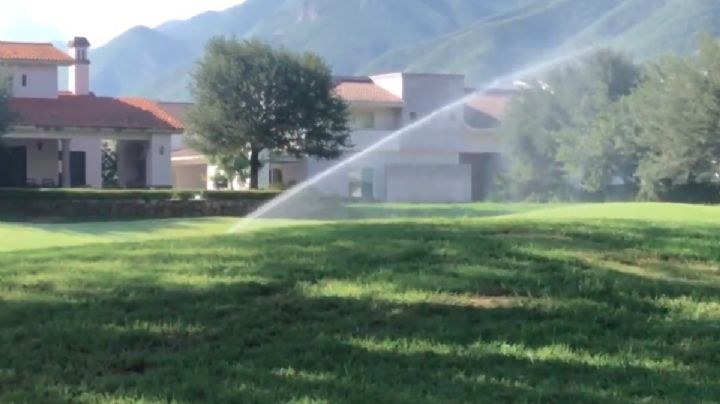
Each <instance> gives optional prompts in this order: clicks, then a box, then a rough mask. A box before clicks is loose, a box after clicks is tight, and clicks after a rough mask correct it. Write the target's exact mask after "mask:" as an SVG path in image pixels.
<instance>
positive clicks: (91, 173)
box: [70, 138, 102, 188]
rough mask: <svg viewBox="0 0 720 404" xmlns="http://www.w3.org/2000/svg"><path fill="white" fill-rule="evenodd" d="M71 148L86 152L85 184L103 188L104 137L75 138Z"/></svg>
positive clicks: (75, 150)
mask: <svg viewBox="0 0 720 404" xmlns="http://www.w3.org/2000/svg"><path fill="white" fill-rule="evenodd" d="M70 150H71V151H74V152H83V153H85V184H86V185H87V186H89V187H92V188H102V139H87V138H85V139H83V138H80V139H73V140H72V141H71V142H70Z"/></svg>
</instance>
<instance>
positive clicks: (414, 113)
mask: <svg viewBox="0 0 720 404" xmlns="http://www.w3.org/2000/svg"><path fill="white" fill-rule="evenodd" d="M410 121H411V122H415V121H417V112H411V113H410Z"/></svg>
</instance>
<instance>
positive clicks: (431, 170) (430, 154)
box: [173, 73, 511, 202]
mask: <svg viewBox="0 0 720 404" xmlns="http://www.w3.org/2000/svg"><path fill="white" fill-rule="evenodd" d="M335 91H336V93H337V94H338V95H339V96H340V97H341V98H342V99H344V100H345V101H346V102H347V103H348V104H349V107H350V125H351V128H352V133H351V143H352V145H353V148H352V149H351V150H348V151H347V152H346V153H345V155H344V156H343V157H342V158H343V159H351V158H352V157H353V156H354V155H356V154H357V153H361V152H363V151H365V150H366V149H367V148H368V147H370V146H372V145H373V144H375V143H376V142H378V141H380V140H382V139H386V138H387V137H388V136H391V135H392V134H393V133H395V132H397V131H399V130H403V131H404V133H403V134H402V135H401V136H394V137H393V138H391V139H389V141H386V142H384V143H383V144H382V145H381V146H380V147H374V148H373V149H372V152H370V153H367V152H366V153H364V155H363V157H362V158H358V159H356V160H355V161H353V162H352V163H349V164H347V165H346V166H344V167H343V168H342V169H339V170H335V171H334V172H333V173H332V175H328V176H326V177H325V178H324V179H323V180H322V181H318V183H317V184H314V186H315V187H316V188H317V189H319V190H320V191H322V192H325V193H331V194H336V195H341V196H345V197H351V198H359V199H372V200H383V201H388V202H419V201H421V202H469V201H477V200H483V199H486V198H487V196H488V193H489V191H490V189H491V186H492V183H493V182H494V177H495V175H496V174H497V171H498V169H499V167H500V162H501V159H500V156H501V151H502V150H501V143H500V141H499V140H498V138H497V136H496V129H497V126H498V124H499V122H500V119H501V118H502V114H503V112H504V110H505V107H506V105H507V101H508V99H509V96H510V94H511V90H494V91H489V92H486V93H485V94H478V95H470V96H468V94H469V93H470V90H468V89H467V88H466V86H465V77H464V76H462V75H448V74H414V73H393V74H385V75H378V76H371V77H346V78H338V79H337V82H336V87H335ZM464 97H467V98H466V100H465V101H463V102H459V103H457V101H458V100H460V99H463V98H464ZM453 103H455V104H456V105H455V106H454V107H452V108H446V109H444V110H443V113H441V114H438V113H435V111H437V110H439V109H443V108H444V107H446V106H447V105H449V104H453ZM428 116H431V118H432V119H425V118H426V117H428ZM420 121H422V122H420ZM416 123H417V124H416ZM263 160H264V161H265V165H264V166H263V169H262V170H261V173H260V186H261V188H268V187H273V186H279V187H284V186H291V185H293V184H297V183H301V182H303V181H305V180H307V179H309V178H312V177H313V176H315V175H318V174H319V173H321V172H323V171H325V170H327V169H328V168H329V167H331V166H333V165H335V164H337V163H338V162H339V161H337V160H336V161H326V160H318V159H314V158H301V159H298V158H295V157H293V156H283V155H268V154H267V153H266V154H265V155H264V156H263ZM173 171H174V174H175V186H176V187H178V188H205V187H207V188H213V187H214V183H213V178H214V175H215V173H216V172H217V170H216V168H215V167H214V166H213V165H212V164H208V161H207V159H206V158H205V157H204V156H202V155H201V154H199V153H197V152H194V151H193V150H191V149H187V148H182V147H181V144H179V143H178V148H177V149H176V150H175V151H174V152H173Z"/></svg>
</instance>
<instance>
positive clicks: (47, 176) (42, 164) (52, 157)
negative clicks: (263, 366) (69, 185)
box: [3, 139, 60, 185]
mask: <svg viewBox="0 0 720 404" xmlns="http://www.w3.org/2000/svg"><path fill="white" fill-rule="evenodd" d="M3 144H5V145H7V146H10V147H12V146H22V147H25V152H26V153H27V154H26V156H27V165H26V176H27V180H28V182H35V184H37V185H42V184H43V182H44V181H45V182H48V181H52V183H53V185H57V182H58V179H59V169H60V166H59V162H58V141H57V140H53V139H6V140H4V141H3Z"/></svg>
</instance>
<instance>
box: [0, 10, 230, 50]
mask: <svg viewBox="0 0 720 404" xmlns="http://www.w3.org/2000/svg"><path fill="white" fill-rule="evenodd" d="M243 1H244V0H112V1H110V0H2V7H1V8H2V11H0V39H6V40H14V41H21V40H27V41H53V40H66V39H69V38H70V37H73V36H86V37H88V39H89V40H90V42H92V44H93V46H99V45H103V44H105V43H106V42H108V41H109V40H111V39H112V38H113V37H115V36H117V35H119V34H121V33H123V32H124V31H126V30H128V29H130V28H132V27H134V26H136V25H146V26H149V27H154V26H157V25H160V24H162V23H164V22H167V21H170V20H178V19H187V18H190V17H192V16H194V15H196V14H200V13H202V12H204V11H208V10H222V9H225V8H228V7H232V6H234V5H236V4H240V3H242V2H243ZM58 36H60V37H58Z"/></svg>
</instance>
